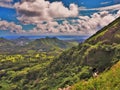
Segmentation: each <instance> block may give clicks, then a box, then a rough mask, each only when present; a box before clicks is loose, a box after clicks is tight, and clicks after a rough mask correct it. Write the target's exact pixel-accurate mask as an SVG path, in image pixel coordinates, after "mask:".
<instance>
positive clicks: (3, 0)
mask: <svg viewBox="0 0 120 90" xmlns="http://www.w3.org/2000/svg"><path fill="white" fill-rule="evenodd" d="M12 2H13V0H0V7H6V8H13V5H12Z"/></svg>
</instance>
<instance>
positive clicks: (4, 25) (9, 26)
mask: <svg viewBox="0 0 120 90" xmlns="http://www.w3.org/2000/svg"><path fill="white" fill-rule="evenodd" d="M0 30H9V31H10V32H12V33H24V32H25V31H24V30H22V26H20V25H16V24H15V23H14V22H7V21H5V20H0Z"/></svg>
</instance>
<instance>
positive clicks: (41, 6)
mask: <svg viewBox="0 0 120 90" xmlns="http://www.w3.org/2000/svg"><path fill="white" fill-rule="evenodd" d="M14 7H15V8H16V10H17V12H18V15H20V16H19V18H18V19H19V20H20V21H22V22H24V23H40V22H41V21H43V20H52V19H54V18H66V17H76V16H77V15H78V7H77V6H76V5H75V4H70V6H69V8H67V7H65V6H64V5H63V3H62V2H53V3H50V2H49V1H45V0H31V1H28V0H23V2H22V3H19V2H18V3H16V4H15V5H14Z"/></svg>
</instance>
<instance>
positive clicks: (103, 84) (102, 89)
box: [71, 61, 120, 90]
mask: <svg viewBox="0 0 120 90" xmlns="http://www.w3.org/2000/svg"><path fill="white" fill-rule="evenodd" d="M119 89H120V61H119V62H118V63H117V64H115V65H113V66H112V67H111V68H110V70H109V71H105V72H104V73H102V74H100V75H99V76H98V77H97V78H90V79H89V80H88V81H81V82H79V83H77V84H75V85H73V86H72V88H71V90H119Z"/></svg>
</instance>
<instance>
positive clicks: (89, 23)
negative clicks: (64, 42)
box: [29, 11, 120, 35]
mask: <svg viewBox="0 0 120 90" xmlns="http://www.w3.org/2000/svg"><path fill="white" fill-rule="evenodd" d="M118 16H120V11H118V13H117V14H110V13H109V12H108V11H102V12H99V13H94V14H93V15H91V16H90V17H89V16H79V19H77V20H71V21H67V20H64V21H63V22H62V24H58V23H57V22H56V21H48V22H47V23H45V24H44V23H38V24H37V27H35V28H34V29H33V30H30V32H29V33H32V34H33V33H36V34H44V33H54V34H58V33H62V34H78V35H92V34H94V33H95V32H97V31H98V30H100V29H101V28H103V27H104V26H106V25H108V24H109V23H110V22H112V21H113V20H115V19H116V18H117V17H118ZM70 22H73V23H75V24H71V23H70Z"/></svg>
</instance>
